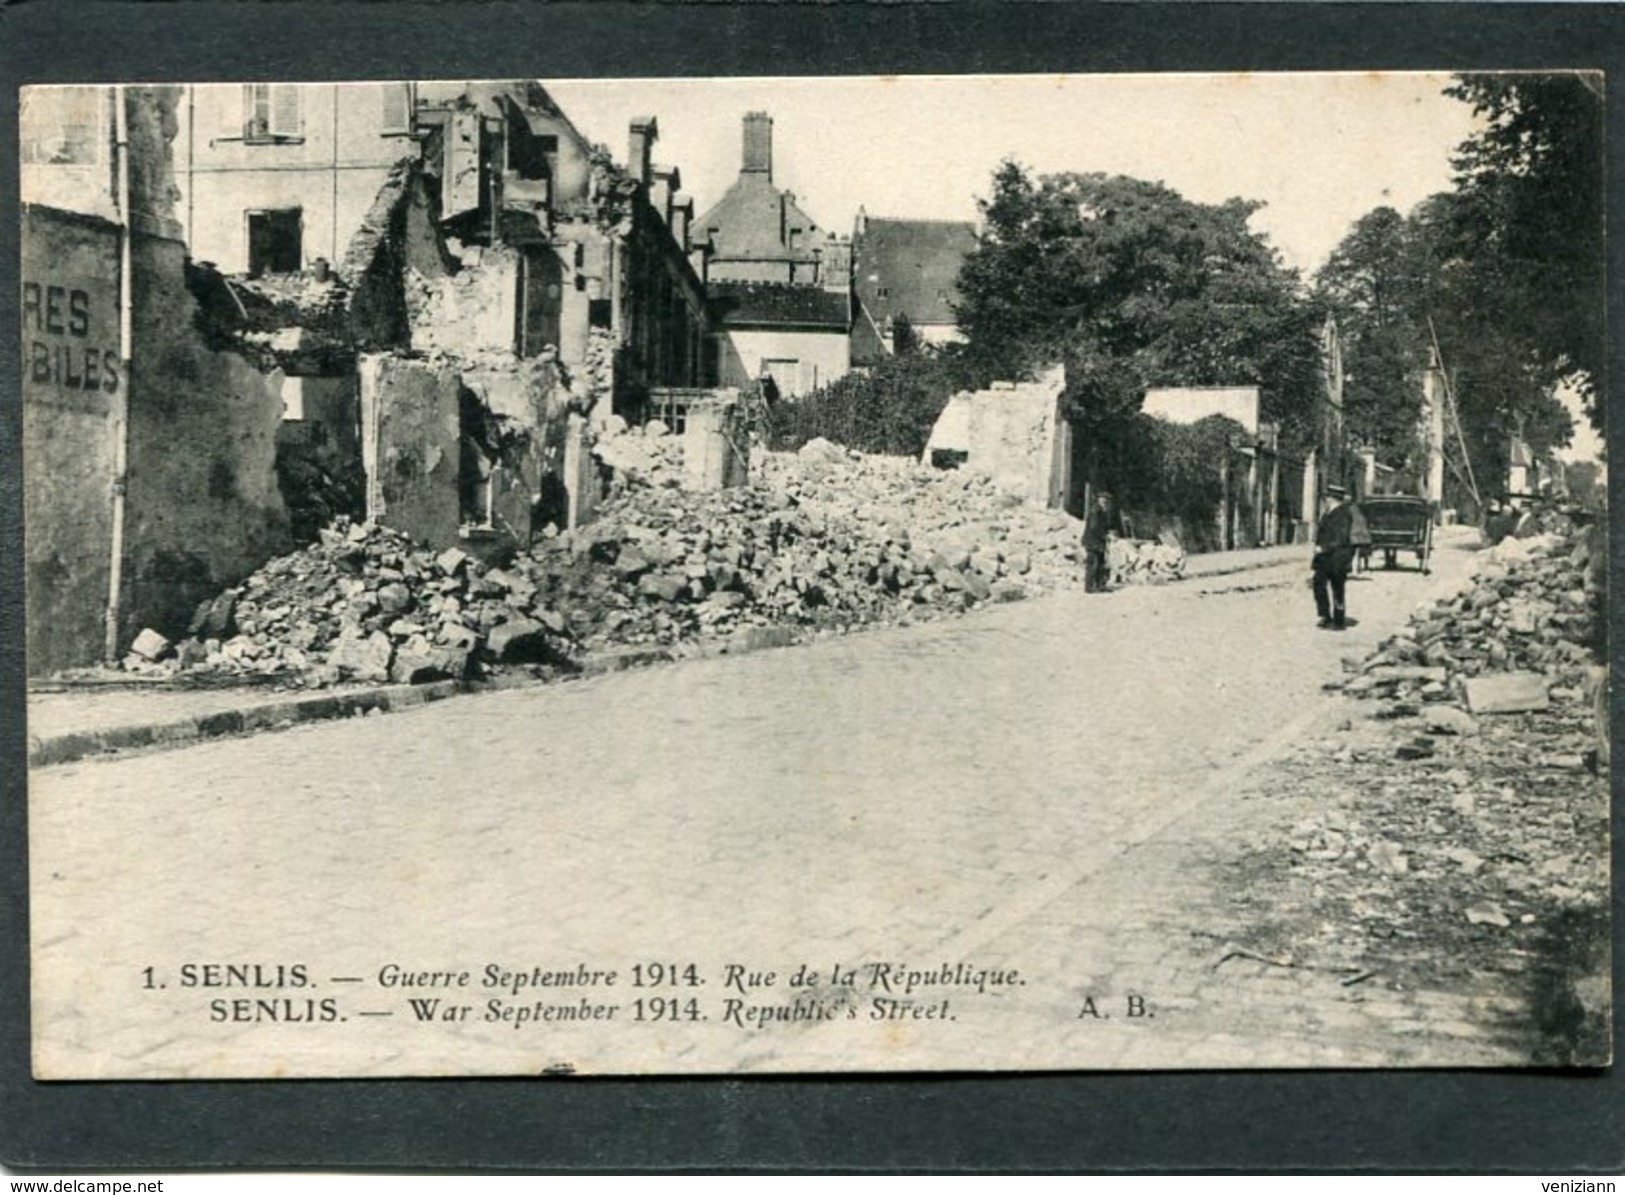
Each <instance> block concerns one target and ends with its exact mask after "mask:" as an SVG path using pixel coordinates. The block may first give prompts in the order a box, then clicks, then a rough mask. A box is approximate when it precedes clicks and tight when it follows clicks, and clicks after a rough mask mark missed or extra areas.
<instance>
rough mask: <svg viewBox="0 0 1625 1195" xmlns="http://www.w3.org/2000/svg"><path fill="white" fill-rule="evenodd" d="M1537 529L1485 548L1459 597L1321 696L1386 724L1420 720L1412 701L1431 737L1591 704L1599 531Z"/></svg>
mask: <svg viewBox="0 0 1625 1195" xmlns="http://www.w3.org/2000/svg"><path fill="white" fill-rule="evenodd" d="M1549 527H1550V529H1548V530H1546V531H1544V532H1543V533H1541V534H1539V535H1536V536H1532V537H1530V538H1526V539H1507V540H1504V541H1502V542H1501V543H1500V544H1498V545H1496V546H1495V547H1493V548H1491V549H1489V550H1488V551H1486V552H1485V553H1484V554H1483V563H1482V565H1481V567H1480V568H1479V570H1478V572H1477V574H1476V575H1475V577H1474V580H1473V583H1472V585H1471V586H1470V587H1469V588H1468V589H1466V590H1465V591H1464V592H1462V593H1460V594H1458V595H1456V596H1453V597H1449V598H1445V599H1442V600H1440V601H1438V602H1435V603H1433V604H1432V605H1431V606H1429V607H1427V608H1425V609H1423V610H1420V611H1418V612H1417V613H1416V614H1415V615H1413V616H1412V618H1411V620H1410V623H1409V625H1408V626H1406V627H1405V628H1404V629H1402V630H1400V631H1399V632H1398V633H1397V634H1395V635H1392V636H1390V637H1389V638H1388V639H1386V640H1384V641H1383V642H1382V643H1381V644H1380V645H1379V647H1378V650H1377V651H1376V652H1374V653H1373V654H1372V655H1370V656H1368V657H1367V658H1366V659H1364V660H1361V661H1358V662H1352V661H1351V662H1348V663H1346V665H1345V666H1346V667H1349V668H1351V669H1352V675H1350V676H1348V677H1346V678H1345V679H1343V680H1341V681H1335V682H1332V684H1331V685H1330V686H1329V687H1331V688H1338V689H1341V691H1342V692H1344V693H1345V694H1348V695H1349V696H1353V697H1361V698H1381V699H1386V700H1387V701H1389V702H1390V703H1391V710H1390V712H1391V714H1392V716H1394V717H1404V716H1408V715H1411V714H1418V713H1422V712H1423V711H1422V708H1421V707H1419V706H1418V705H1417V703H1418V702H1420V703H1422V706H1425V707H1427V709H1428V712H1427V714H1426V718H1427V721H1428V727H1427V729H1428V730H1430V731H1437V732H1439V733H1454V732H1455V731H1454V730H1453V728H1458V727H1459V728H1462V729H1467V728H1469V727H1470V726H1471V725H1472V723H1473V716H1474V715H1483V714H1500V713H1516V712H1520V711H1530V710H1544V709H1547V708H1548V707H1549V706H1551V705H1552V704H1553V703H1556V704H1558V705H1573V704H1576V703H1580V702H1582V701H1583V700H1584V699H1585V698H1587V697H1588V696H1589V697H1590V698H1591V699H1592V700H1593V702H1595V701H1596V699H1597V698H1598V695H1599V694H1601V693H1602V692H1603V691H1604V686H1603V684H1602V677H1601V669H1600V666H1599V665H1598V664H1597V662H1596V661H1597V659H1598V657H1599V656H1600V648H1601V640H1600V638H1599V636H1600V633H1601V624H1602V619H1603V617H1604V614H1603V603H1604V596H1603V593H1604V589H1603V587H1604V581H1605V572H1604V559H1603V536H1602V529H1601V528H1600V527H1596V526H1591V527H1577V526H1574V525H1572V524H1567V523H1560V522H1556V521H1549ZM1431 746H1432V744H1431V742H1430V741H1429V740H1428V739H1427V738H1425V737H1423V738H1419V739H1418V740H1417V741H1416V742H1414V743H1412V744H1409V745H1407V746H1406V747H1402V748H1401V753H1402V754H1403V755H1404V756H1405V757H1420V756H1421V755H1424V754H1426V753H1427V752H1428V751H1429V750H1430V748H1431ZM1599 749H1601V750H1604V751H1605V750H1606V745H1605V743H1604V744H1603V746H1601V747H1600V748H1599Z"/></svg>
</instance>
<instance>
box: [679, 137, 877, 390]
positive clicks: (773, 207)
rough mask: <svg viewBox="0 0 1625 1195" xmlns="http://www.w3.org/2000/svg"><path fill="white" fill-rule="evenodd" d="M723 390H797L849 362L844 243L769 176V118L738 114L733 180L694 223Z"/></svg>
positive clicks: (847, 246)
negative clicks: (741, 119) (739, 129)
mask: <svg viewBox="0 0 1625 1195" xmlns="http://www.w3.org/2000/svg"><path fill="white" fill-rule="evenodd" d="M694 230H695V235H696V237H698V238H699V239H700V241H701V242H702V243H703V244H704V247H705V252H706V257H707V277H708V284H709V289H710V293H711V300H712V311H713V318H714V320H715V323H716V336H715V341H716V346H717V347H716V356H717V371H718V378H719V380H720V382H721V384H723V385H725V386H739V387H744V386H749V385H751V384H753V383H765V382H766V381H767V380H768V379H771V383H772V388H773V390H775V391H776V392H777V393H778V394H779V395H782V396H784V397H794V396H796V395H799V394H806V393H808V392H810V391H812V390H816V389H818V388H819V387H821V386H827V385H829V384H830V383H831V382H834V381H837V380H838V379H840V378H842V377H844V376H845V375H846V373H847V372H848V370H849V369H850V368H851V363H852V352H851V331H852V297H851V277H852V246H851V243H850V242H849V241H846V240H844V239H842V238H840V237H837V236H835V235H834V234H832V233H826V232H823V231H822V230H820V228H819V227H818V225H817V223H816V222H815V221H814V220H813V219H812V217H811V216H809V215H808V214H807V213H806V212H805V211H804V210H803V209H802V208H801V206H800V204H799V202H798V201H797V199H796V196H795V195H794V194H793V193H792V192H789V191H786V190H783V189H781V188H779V187H778V186H776V185H775V184H774V182H773V118H772V117H771V116H769V115H768V114H767V113H765V112H749V113H746V115H745V117H744V124H743V136H742V152H741V157H740V166H739V176H738V178H736V179H735V180H734V182H733V185H732V186H730V187H729V188H728V190H727V191H726V192H725V193H724V194H723V196H722V198H721V199H720V200H718V201H717V202H716V204H714V205H713V206H712V207H711V208H710V210H709V211H707V212H705V213H704V214H703V215H701V216H700V217H699V219H698V220H696V221H695V223H694Z"/></svg>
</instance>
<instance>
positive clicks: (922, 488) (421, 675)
mask: <svg viewBox="0 0 1625 1195" xmlns="http://www.w3.org/2000/svg"><path fill="white" fill-rule="evenodd" d="M661 430H662V429H660V428H654V429H652V431H653V434H650V433H646V432H644V431H627V430H623V429H619V428H617V429H612V431H611V434H608V435H606V436H605V437H603V438H602V439H601V440H600V442H599V444H598V446H597V448H596V449H595V451H596V452H597V454H598V456H599V458H600V459H601V461H602V462H603V463H604V464H605V465H606V466H607V467H608V468H610V469H611V471H612V475H613V477H614V481H613V484H612V486H611V491H610V493H609V495H608V496H607V498H606V499H605V501H604V502H602V503H601V504H600V506H599V508H598V511H597V517H596V519H595V521H593V522H592V523H589V524H586V525H584V526H582V527H580V528H578V529H576V530H574V531H572V532H562V533H560V532H553V531H552V530H551V529H550V532H549V534H547V535H545V536H544V537H543V538H541V539H539V540H538V541H537V542H536V543H534V544H533V545H532V546H531V547H530V548H529V549H528V550H526V551H522V552H518V553H515V554H513V555H512V557H511V558H508V559H503V560H502V561H501V562H500V564H499V565H488V564H486V563H484V562H482V561H481V560H479V559H476V558H475V557H473V556H471V555H469V554H467V553H464V552H463V551H461V550H459V549H456V548H451V549H447V550H445V551H442V552H433V551H431V550H429V549H426V548H424V547H421V546H418V545H414V544H413V543H411V542H410V541H409V540H408V539H407V538H406V537H405V536H403V535H401V534H400V533H398V532H395V531H393V530H390V529H389V528H386V527H382V526H378V525H376V524H373V523H358V522H352V521H350V520H347V519H343V518H341V519H339V520H338V521H336V522H335V523H333V524H332V525H331V526H329V527H328V528H326V529H324V530H323V531H322V533H321V537H320V539H319V541H318V542H316V543H314V544H311V545H309V546H307V547H305V548H303V549H301V550H299V551H296V552H294V553H291V554H289V555H286V556H283V557H280V558H278V559H276V560H272V561H270V562H269V563H267V564H266V565H265V566H264V567H262V568H261V569H260V570H259V571H258V572H256V573H254V574H253V575H252V576H251V577H249V578H248V579H247V580H246V581H245V582H244V583H243V584H242V585H240V586H238V587H236V588H234V589H231V590H228V591H226V592H224V593H222V594H220V595H219V596H218V597H216V598H214V599H212V600H210V601H208V602H205V603H203V604H202V605H200V606H199V608H198V610H197V613H196V615H195V616H194V618H193V619H192V622H191V625H190V626H189V627H188V628H185V630H186V633H185V635H184V636H181V637H179V638H177V639H176V641H175V642H174V643H171V642H170V641H169V640H167V639H166V638H165V637H164V636H162V635H159V634H158V633H157V632H155V631H149V632H144V633H143V635H142V636H140V637H139V638H138V639H137V641H136V645H135V647H134V648H133V649H132V651H131V652H130V654H129V655H128V656H126V658H125V660H124V669H125V671H127V672H129V673H138V674H143V675H146V676H157V677H165V676H180V677H182V678H187V677H202V676H204V675H212V676H217V677H219V676H227V677H229V676H238V677H243V678H253V679H265V680H274V681H276V682H277V683H287V684H290V685H295V686H302V687H309V688H323V687H327V686H330V685H335V684H340V683H345V682H367V683H385V682H393V683H424V682H428V681H435V680H445V679H451V680H467V679H474V678H480V677H488V676H491V675H494V674H499V673H502V672H506V671H515V670H524V671H527V672H530V673H531V674H534V675H540V676H544V677H545V676H551V675H554V674H557V673H559V672H561V671H570V670H573V669H574V668H575V667H576V666H577V665H578V664H579V662H580V660H581V658H582V656H583V655H584V654H585V653H589V652H593V651H598V650H601V649H616V648H627V647H634V646H643V647H672V646H676V645H680V644H684V643H689V642H694V641H699V640H709V641H713V642H719V641H720V642H723V643H726V642H727V641H728V640H730V639H733V638H735V637H739V638H741V639H743V638H747V637H749V636H750V635H751V633H752V632H753V631H754V630H755V628H762V627H774V628H781V629H782V628H791V629H794V630H795V631H796V632H798V633H816V632H818V631H820V630H840V629H845V628H849V627H856V626H860V625H871V624H887V623H890V624H907V623H910V622H914V621H920V620H926V619H932V618H938V617H943V616H947V615H952V614H958V613H962V612H964V611H965V610H968V609H971V608H973V607H976V606H979V605H983V604H986V603H991V602H1008V601H1019V600H1021V599H1023V598H1026V597H1029V596H1034V595H1037V594H1041V593H1045V592H1050V591H1054V590H1060V589H1075V588H1081V585H1082V570H1081V564H1080V562H1079V555H1080V549H1079V542H1080V536H1081V524H1080V523H1079V522H1078V521H1077V520H1076V519H1073V518H1072V517H1070V516H1069V515H1067V514H1065V513H1063V512H1060V511H1054V510H1047V509H1041V508H1035V507H1030V506H1027V505H1024V504H1023V503H1022V502H1021V501H1020V500H1019V499H1017V498H1015V497H1013V496H1012V495H1010V494H1008V493H1005V492H1002V491H1000V490H999V489H997V488H996V487H995V486H994V485H993V483H992V482H990V481H989V480H988V479H987V478H985V477H983V476H981V475H980V474H977V473H974V472H970V471H949V472H945V471H940V470H934V469H931V468H928V467H926V466H923V465H920V464H919V463H917V462H915V461H913V460H911V459H907V458H898V457H879V456H865V455H863V454H860V453H857V452H853V451H849V450H847V449H845V448H841V447H840V446H838V445H835V444H832V443H830V442H829V441H825V440H814V441H812V442H810V443H808V444H807V445H805V446H804V447H803V448H802V449H801V450H800V451H799V452H796V453H766V454H761V453H758V454H757V460H756V469H755V471H754V472H755V476H754V478H753V481H752V483H751V484H750V485H746V486H741V487H735V488H731V489H725V490H718V491H712V492H694V491H692V490H689V489H686V488H684V475H683V472H682V441H681V439H680V438H679V437H675V436H670V435H665V434H659V433H660V432H661ZM1141 549H1143V551H1142V550H1141ZM1114 564H1116V565H1117V566H1118V570H1119V575H1120V579H1122V580H1123V581H1124V582H1127V583H1143V582H1149V581H1157V580H1162V579H1167V578H1171V577H1174V576H1177V575H1179V573H1180V571H1182V569H1183V565H1184V558H1183V554H1182V553H1180V552H1179V551H1178V549H1177V548H1174V547H1171V546H1167V545H1163V544H1149V545H1135V544H1133V543H1131V542H1130V541H1121V542H1120V545H1119V546H1118V547H1117V556H1116V558H1115V559H1114Z"/></svg>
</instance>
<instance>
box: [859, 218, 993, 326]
mask: <svg viewBox="0 0 1625 1195" xmlns="http://www.w3.org/2000/svg"><path fill="white" fill-rule="evenodd" d="M975 248H976V225H974V224H971V223H969V222H965V221H957V220H887V219H882V218H877V217H874V216H868V217H862V218H860V220H859V223H858V228H857V231H856V232H855V233H854V235H853V237H852V279H853V289H854V290H856V292H857V295H858V301H859V302H861V303H862V304H863V306H864V309H865V310H866V311H868V313H869V315H870V317H871V318H872V319H873V320H874V322H875V323H876V324H877V325H878V326H880V327H882V328H884V327H885V326H886V324H887V323H888V322H889V321H890V320H892V319H894V318H895V317H897V316H899V315H906V316H907V317H908V319H909V322H910V323H912V324H914V325H916V326H919V325H921V324H952V323H954V310H953V304H954V302H955V301H956V300H957V299H958V297H959V291H958V289H957V283H958V279H959V267H960V266H961V265H962V264H963V263H964V261H965V257H966V255H967V254H969V253H970V251H971V250H972V249H975Z"/></svg>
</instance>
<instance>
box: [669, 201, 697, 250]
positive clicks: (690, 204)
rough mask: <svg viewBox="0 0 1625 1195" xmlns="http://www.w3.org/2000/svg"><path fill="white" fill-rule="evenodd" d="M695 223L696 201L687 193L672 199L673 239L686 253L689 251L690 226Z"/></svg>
mask: <svg viewBox="0 0 1625 1195" xmlns="http://www.w3.org/2000/svg"><path fill="white" fill-rule="evenodd" d="M693 221H694V200H693V197H692V196H690V195H689V194H688V192H687V191H679V192H677V194H675V195H673V196H672V197H671V238H672V240H674V241H676V242H677V244H678V245H679V246H680V247H681V248H682V250H683V252H684V253H687V252H688V251H689V236H688V226H689V225H690V224H691V223H693Z"/></svg>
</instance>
